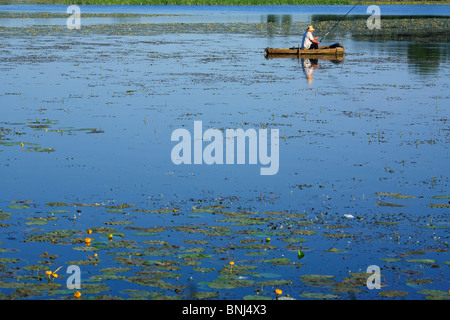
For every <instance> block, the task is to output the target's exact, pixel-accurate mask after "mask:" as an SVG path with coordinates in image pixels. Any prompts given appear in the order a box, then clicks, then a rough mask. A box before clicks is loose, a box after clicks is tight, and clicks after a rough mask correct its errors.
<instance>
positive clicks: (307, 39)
mask: <svg viewBox="0 0 450 320" xmlns="http://www.w3.org/2000/svg"><path fill="white" fill-rule="evenodd" d="M313 31H314V28H313V26H308V29H306V32H305V34H304V35H303V40H302V46H301V49H302V50H304V49H307V50H313V49H319V43H320V42H319V41H316V40H317V39H319V37H315V38H314V37H313V35H312V34H313Z"/></svg>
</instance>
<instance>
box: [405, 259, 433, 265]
mask: <svg viewBox="0 0 450 320" xmlns="http://www.w3.org/2000/svg"><path fill="white" fill-rule="evenodd" d="M406 262H412V263H422V264H432V263H436V260H434V259H408V260H406Z"/></svg>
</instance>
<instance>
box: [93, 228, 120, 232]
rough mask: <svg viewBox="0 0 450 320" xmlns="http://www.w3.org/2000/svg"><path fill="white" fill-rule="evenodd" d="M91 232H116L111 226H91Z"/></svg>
mask: <svg viewBox="0 0 450 320" xmlns="http://www.w3.org/2000/svg"><path fill="white" fill-rule="evenodd" d="M92 232H93V233H114V232H116V229H114V228H111V227H95V228H92Z"/></svg>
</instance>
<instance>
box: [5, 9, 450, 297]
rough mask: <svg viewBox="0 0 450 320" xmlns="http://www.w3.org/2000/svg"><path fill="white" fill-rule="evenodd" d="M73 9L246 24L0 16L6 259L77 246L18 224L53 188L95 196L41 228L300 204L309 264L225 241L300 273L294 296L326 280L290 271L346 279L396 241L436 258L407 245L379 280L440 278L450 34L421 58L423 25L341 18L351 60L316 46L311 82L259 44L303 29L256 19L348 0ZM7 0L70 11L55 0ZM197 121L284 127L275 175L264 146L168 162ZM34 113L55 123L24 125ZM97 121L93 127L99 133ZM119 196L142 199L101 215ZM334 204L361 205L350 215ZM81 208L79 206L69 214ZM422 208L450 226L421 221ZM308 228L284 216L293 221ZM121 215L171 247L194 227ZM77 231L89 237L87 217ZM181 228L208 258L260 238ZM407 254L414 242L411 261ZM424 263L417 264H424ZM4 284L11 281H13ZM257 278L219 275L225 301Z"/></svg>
mask: <svg viewBox="0 0 450 320" xmlns="http://www.w3.org/2000/svg"><path fill="white" fill-rule="evenodd" d="M81 8H82V12H86V13H87V12H92V13H97V12H107V13H119V12H120V13H158V14H168V15H169V16H167V17H156V18H155V19H156V20H155V21H154V22H153V23H155V24H165V23H167V24H168V25H170V24H171V23H173V22H180V21H185V22H186V23H194V22H205V23H206V22H207V23H210V22H211V23H212V22H214V23H217V24H220V23H223V24H225V23H233V22H234V23H236V28H239V27H242V28H247V30H248V31H246V32H239V33H233V32H230V31H225V30H230V29H228V28H229V27H225V26H224V27H223V30H224V31H220V30H219V31H217V30H216V31H215V32H211V33H203V32H197V30H195V29H194V30H193V31H190V32H185V31H184V32H180V33H177V32H173V31H171V32H167V33H166V32H163V31H161V30H163V29H158V30H159V31H158V30H157V31H154V32H148V33H149V34H145V32H146V31H148V30H152V29H148V30H147V29H146V28H148V27H147V26H145V27H139V26H136V25H130V27H129V29H128V30H127V29H125V30H122V29H117V30H116V29H114V28H116V27H117V25H118V24H119V23H128V22H129V23H134V22H133V21H134V20H133V18H130V20H127V19H128V18H126V19H125V21H123V20H120V21H118V20H115V18H114V19H111V20H109V21H110V24H109V27H110V28H112V29H108V28H106V29H105V31H104V32H103V31H98V30H97V31H94V29H89V27H91V26H89V23H85V21H84V20H83V24H82V29H81V31H80V32H78V33H74V34H68V33H67V31H66V30H65V29H64V28H65V21H63V19H43V20H45V21H40V20H39V19H32V20H33V22H32V23H28V22H18V21H21V19H11V20H6V19H5V18H3V19H1V20H2V23H1V25H2V26H5V25H6V26H7V28H5V30H3V28H0V37H2V41H1V43H2V47H1V49H0V88H1V91H0V106H1V107H0V127H1V128H2V131H1V132H2V136H1V140H0V141H2V142H5V143H13V145H7V144H2V145H0V150H2V151H0V177H1V179H2V183H1V184H0V194H1V197H0V210H2V211H3V212H12V214H13V215H12V217H11V219H10V220H5V221H2V222H5V223H12V226H9V227H2V229H0V232H1V233H0V241H2V244H1V246H2V248H3V247H4V248H8V249H19V250H20V252H19V253H16V252H14V251H13V250H10V251H8V252H5V253H1V257H5V258H6V257H17V256H19V257H20V258H21V259H23V261H22V262H21V264H19V265H20V266H22V267H23V266H25V265H26V264H27V263H29V264H31V263H36V261H37V260H39V259H38V258H37V254H36V252H38V251H39V250H40V251H44V250H47V251H49V250H51V251H52V252H58V254H60V258H59V260H58V263H60V264H65V263H66V262H67V261H69V260H76V259H83V258H84V257H85V256H86V253H85V252H78V251H75V250H72V249H71V247H70V246H64V245H61V246H53V245H52V244H51V243H47V242H45V243H28V242H23V240H24V239H25V238H26V236H27V235H28V234H34V233H36V232H41V231H39V230H37V231H36V230H33V228H34V226H26V225H25V224H24V223H25V222H27V221H28V220H27V219H28V218H31V217H35V216H47V215H48V213H47V211H48V210H51V209H49V208H48V207H46V206H45V204H46V203H49V202H56V201H62V202H66V203H78V202H82V203H98V204H100V207H98V208H87V209H85V208H81V209H82V213H81V215H78V216H77V212H76V211H75V210H76V209H77V207H75V206H73V205H72V206H68V207H62V208H57V209H67V210H69V211H70V213H69V214H65V215H62V216H61V217H60V219H59V220H57V221H55V222H54V224H53V222H51V223H49V224H47V225H46V226H42V227H41V226H38V227H39V228H42V229H43V230H42V231H47V230H51V229H59V228H79V229H80V230H85V229H87V228H92V227H94V226H102V225H103V222H104V221H109V220H129V221H132V222H133V225H134V226H142V227H150V226H163V227H167V228H169V227H171V226H178V225H194V226H198V227H199V228H202V226H201V223H206V225H207V226H215V225H221V226H229V227H231V228H232V229H233V231H239V230H241V231H242V230H246V229H253V228H259V229H260V230H261V231H265V232H267V231H270V230H272V229H270V228H269V225H268V223H267V222H265V223H264V224H263V225H250V226H235V225H233V224H232V223H230V222H228V223H227V222H221V221H220V220H218V219H219V218H223V217H222V216H221V215H220V213H217V214H215V215H212V214H208V213H200V214H199V213H195V212H194V211H193V207H197V208H198V207H203V206H207V205H215V204H219V203H220V202H222V204H224V205H226V206H228V207H229V210H232V211H239V210H250V211H257V212H259V213H261V212H265V211H275V210H281V211H285V210H286V211H290V212H292V213H305V215H306V217H305V219H308V220H311V221H314V225H313V227H311V229H313V230H315V231H317V235H314V236H302V237H304V238H307V241H306V242H305V243H304V246H303V250H304V251H305V252H306V256H305V258H303V259H302V260H300V263H304V264H305V266H302V267H301V268H298V269H297V268H294V267H292V268H291V267H288V266H278V267H276V266H275V267H272V266H271V265H270V264H266V263H261V262H260V261H257V259H255V261H253V260H251V259H250V260H251V261H250V262H249V258H248V256H246V255H245V251H242V249H236V250H231V249H229V252H233V253H232V254H233V256H232V259H234V260H235V261H236V264H237V265H238V264H249V263H250V264H254V265H256V266H258V268H259V269H258V271H259V272H273V273H277V274H282V275H283V277H285V276H286V277H288V278H289V279H293V280H294V283H293V285H292V288H291V287H285V289H283V291H284V292H286V293H289V290H291V293H290V295H291V296H292V297H294V298H296V299H299V298H301V297H300V296H299V292H303V291H315V292H319V291H321V290H320V289H317V288H313V289H311V287H308V286H305V285H304V284H302V283H301V282H300V281H299V280H298V279H299V276H300V275H303V274H308V273H320V274H333V275H336V276H337V277H338V278H343V277H345V276H348V273H349V272H358V271H364V270H365V269H366V268H367V266H369V265H371V264H378V265H380V266H385V265H386V263H385V262H382V261H381V260H380V258H385V257H401V256H402V255H404V254H405V253H406V252H408V251H413V250H425V253H424V254H423V255H419V257H420V258H430V259H436V260H437V263H436V264H437V265H438V266H439V268H432V267H431V266H430V265H422V264H416V263H407V262H404V261H402V262H401V265H400V266H401V267H399V268H398V269H397V270H403V271H404V272H405V273H399V274H400V275H401V276H400V278H401V281H397V280H393V279H397V278H396V277H397V276H398V275H399V274H398V273H397V272H400V271H397V270H393V269H392V270H391V269H389V268H388V267H385V268H384V269H383V274H384V273H386V278H385V279H386V280H385V281H386V284H387V285H388V288H387V290H406V291H408V292H409V294H408V296H406V298H407V299H423V298H424V295H423V294H420V293H418V291H419V290H420V289H438V290H447V289H448V279H449V278H448V264H447V265H446V264H442V262H445V261H449V260H450V257H449V255H448V252H447V251H446V250H447V246H448V244H447V245H446V243H448V240H449V239H448V226H449V220H448V210H449V209H448V208H431V207H430V204H447V203H448V199H436V198H432V197H433V196H446V195H448V191H449V189H448V183H449V177H448V170H447V168H448V165H449V163H450V162H449V144H448V142H449V138H450V137H448V134H449V126H448V119H449V116H450V110H449V105H450V104H449V103H448V102H449V98H450V97H449V95H448V92H449V91H448V88H449V85H450V83H449V77H448V75H449V59H448V52H449V51H448V50H449V49H450V48H449V43H448V42H439V43H426V44H425V48H426V50H427V51H426V52H427V54H426V57H425V58H424V57H423V55H418V54H417V52H420V50H421V48H422V47H421V43H420V41H406V40H405V41H394V40H383V41H374V40H372V41H371V40H364V41H360V40H357V39H355V38H354V37H353V36H352V35H351V34H344V35H343V39H340V38H339V37H336V38H333V37H331V38H329V39H327V41H329V42H330V43H333V42H337V41H341V40H344V43H345V48H346V55H345V57H344V59H343V61H337V62H333V61H329V60H319V61H318V67H317V69H315V70H313V71H312V75H313V78H312V80H310V81H308V79H307V78H306V77H305V74H304V72H303V66H304V63H305V61H302V60H299V59H297V58H284V59H266V58H265V57H264V52H263V49H264V48H265V47H286V46H287V45H296V44H297V43H298V41H299V35H296V34H294V35H293V34H287V35H286V34H283V33H282V32H281V31H280V33H273V34H259V33H256V32H255V31H252V30H253V29H252V24H254V23H263V22H266V19H267V15H268V14H275V15H284V14H292V17H293V18H292V20H293V22H298V21H301V22H307V21H308V19H309V17H310V16H309V15H311V14H330V13H333V14H345V12H347V11H348V9H349V7H348V6H342V7H326V6H314V7H313V6H311V7H310V6H306V7H271V6H268V7H257V8H246V7H244V8H241V7H239V8H237V7H218V8H211V7H189V8H188V7H125V6H121V7H114V6H86V7H84V6H82V7H81ZM364 8H365V7H364ZM364 8H363V7H358V8H357V9H356V10H355V12H352V13H353V14H365V12H364V10H365V9H364ZM424 8H425V9H424ZM0 9H1V10H2V11H32V12H38V11H42V12H64V10H65V9H64V8H63V7H59V6H58V7H57V6H49V7H47V6H39V7H37V6H23V7H22V6H3V7H0ZM443 9H444V10H443ZM381 10H382V13H383V14H391V15H396V14H413V15H418V14H420V15H445V16H448V15H449V12H448V9H447V7H446V6H429V7H428V6H427V7H422V6H406V7H403V6H402V7H400V6H398V7H397V6H382V7H381ZM445 10H447V12H445ZM172 14H174V15H173V16H171V15H172ZM176 14H180V15H182V16H181V18H180V17H179V16H176ZM105 19H108V18H105ZM145 19H147V18H145ZM148 19H149V20H152V19H153V18H148ZM158 19H160V20H158ZM164 19H167V20H164ZM180 19H181V20H180ZM183 19H185V20H183ZM99 21H102V23H103V22H104V21H105V20H102V19H100V20H99ZM99 21H97V22H96V23H100V22H99ZM152 21H153V20H152ZM247 21H248V25H247ZM22 23H23V24H22ZM38 25H41V26H45V25H52V26H54V25H60V26H61V28H62V29H61V30H59V31H52V32H51V33H50V34H49V33H47V32H46V31H45V30H44V31H42V30H41V29H37V28H36V26H38ZM85 26H86V27H85ZM164 26H165V27H167V26H166V25H164ZM133 28H138V29H133ZM139 28H141V29H139ZM52 30H54V29H52ZM110 30H112V31H111V32H110ZM164 30H165V29H164ZM116 31H119V32H120V33H121V34H120V35H117V34H116V33H117V32H116ZM33 32H36V33H37V36H33V35H32V34H33ZM133 32H136V33H138V34H137V35H134V34H133ZM123 33H125V35H124V34H123ZM128 33H131V34H128ZM422 49H423V48H422ZM47 120H52V121H51V122H50V123H48V122H47ZM194 121H202V122H203V127H204V130H206V129H208V128H216V129H222V128H224V129H228V128H229V129H235V128H243V129H244V130H246V129H249V128H253V129H257V130H258V129H263V128H268V129H279V132H280V140H279V150H280V154H279V171H278V173H277V174H276V175H273V176H262V175H260V168H261V166H262V165H261V164H260V163H259V162H258V164H256V165H251V164H248V163H247V164H243V165H205V164H203V165H194V164H191V165H180V166H177V165H175V164H173V163H172V160H171V158H170V155H171V150H172V148H173V147H174V145H175V144H176V143H175V142H172V141H171V139H170V138H171V134H172V132H173V131H174V130H175V129H177V128H185V129H187V130H188V131H189V132H191V134H193V130H194V129H193V128H194ZM33 124H41V125H42V124H47V125H48V126H47V127H43V128H33V127H32V125H33ZM68 128H72V130H69V129H68ZM45 129H47V131H45ZM73 129H89V130H86V131H76V130H73ZM93 129H95V130H97V131H98V132H100V133H95V131H94V132H92V130H93ZM58 130H59V132H58ZM87 132H91V133H87ZM14 143H16V144H14ZM20 143H24V146H23V147H22V146H21V145H20ZM206 144H207V143H206V142H203V145H204V146H205V145H206ZM34 146H39V147H43V148H53V152H32V149H31V147H34ZM26 151H28V152H26ZM247 156H248V154H247ZM376 193H400V194H402V195H407V196H411V197H414V198H406V199H398V198H395V197H392V196H385V195H379V194H376ZM20 200H21V201H25V200H32V202H31V204H30V209H26V210H19V211H17V210H13V209H10V208H8V206H10V205H11V204H12V202H13V201H20ZM122 203H136V204H137V205H136V206H135V207H132V208H131V209H127V210H124V213H109V212H106V208H105V207H104V206H108V205H112V204H116V205H117V204H122ZM380 203H381V204H385V203H394V204H395V205H402V206H392V205H388V206H383V205H380ZM165 207H167V208H170V209H172V208H178V210H179V212H180V213H182V215H175V214H167V215H161V214H156V215H155V214H140V213H137V212H133V211H132V209H147V210H152V209H160V208H165ZM322 213H323V214H324V218H323V219H324V222H325V223H324V224H322V223H321V219H322V216H321V214H322ZM344 214H351V215H353V216H354V217H355V218H353V219H347V218H345V217H344ZM73 215H76V216H77V218H76V219H75V220H74V219H73ZM189 216H191V217H189ZM259 216H261V215H258V217H259ZM276 217H277V216H274V218H276ZM358 218H362V219H358ZM430 218H433V223H435V224H436V225H438V226H441V227H443V229H426V228H423V227H424V226H426V225H427V224H429V223H430ZM290 219H292V220H295V219H294V218H290ZM379 220H381V221H399V223H400V224H399V225H398V226H394V227H391V226H380V225H378V224H376V223H375V222H376V221H379ZM273 223H274V225H275V227H276V229H275V230H280V229H279V228H280V225H284V226H285V228H287V226H288V225H289V224H290V221H289V219H287V218H286V219H284V220H282V221H281V222H279V221H278V220H273ZM327 224H328V225H347V228H338V229H337V231H336V232H341V233H347V232H348V233H350V234H352V235H353V237H352V238H343V239H333V238H326V237H324V236H322V234H323V233H328V232H329V231H335V230H329V229H326V228H325V227H324V225H327ZM302 228H303V227H298V226H294V227H293V230H300V229H302ZM308 228H309V227H308ZM117 230H118V231H121V232H124V233H125V239H127V240H128V239H134V240H137V241H141V240H149V239H158V240H167V241H169V242H170V244H173V245H179V246H181V249H180V250H182V249H186V248H189V246H188V245H186V244H185V243H184V242H183V241H184V240H185V237H186V234H183V233H182V232H175V231H167V232H162V233H161V234H159V235H157V236H153V237H151V236H146V237H145V238H142V236H141V237H139V236H136V235H134V234H133V232H132V231H130V230H129V229H125V227H124V226H118V227H117ZM285 230H286V229H285ZM12 234H16V235H15V236H14V237H12V236H11V235H12ZM397 235H398V236H399V238H397ZM78 236H80V237H82V236H84V234H83V232H81V234H79V235H78ZM188 236H189V238H195V239H207V240H209V241H210V244H209V245H207V246H205V248H206V250H207V251H206V253H208V254H212V255H213V258H212V259H206V260H202V265H201V266H202V267H215V268H217V269H218V270H219V269H220V268H221V267H222V265H223V264H227V263H228V261H229V260H230V257H229V258H228V260H225V261H222V260H220V258H223V257H224V256H225V254H222V255H219V254H217V253H216V251H214V249H218V248H223V247H227V246H229V245H230V243H232V244H235V245H236V244H239V243H240V242H239V241H240V240H244V239H256V240H263V239H265V238H266V237H267V236H266V235H263V236H250V235H243V234H242V233H232V235H231V236H229V237H223V238H222V237H207V236H201V235H200V236H199V235H197V234H194V235H189V234H188ZM95 237H97V238H100V236H99V235H95ZM398 239H399V240H398ZM271 243H272V244H274V245H276V246H278V249H277V250H275V251H271V252H270V254H269V256H268V258H279V257H281V256H284V257H288V258H290V259H292V261H295V262H298V261H297V258H296V257H297V251H296V250H293V249H286V248H285V247H284V246H285V245H286V243H284V242H283V237H282V236H272V242H271ZM55 247H56V248H55ZM331 247H337V248H340V249H345V250H346V253H345V258H346V259H343V257H342V255H334V254H329V253H327V254H326V253H324V252H323V250H326V249H329V248H331ZM30 248H33V249H30ZM439 250H443V251H439ZM124 251H126V250H124ZM107 252H109V253H111V250H109V251H108V250H106V251H105V250H104V249H102V250H100V251H99V255H101V256H102V267H112V266H118V264H117V262H116V261H115V260H113V258H112V257H111V256H107ZM169 258H173V257H172V256H170V257H169ZM410 258H416V256H411V255H409V256H406V258H405V259H410ZM150 259H151V258H150ZM25 261H27V262H25ZM97 269H98V268H97ZM97 269H95V268H94V267H93V266H88V267H83V272H84V275H85V276H86V277H87V274H89V275H92V274H98V270H97ZM135 269H138V270H137V271H139V268H135ZM406 270H414V272H417V274H418V272H419V271H420V272H422V273H423V274H424V275H423V278H432V279H435V280H434V281H433V282H432V284H430V285H426V286H423V287H421V288H419V289H417V288H412V287H411V286H408V285H405V279H406V277H407V276H406V274H407V272H406ZM133 271H136V270H133ZM403 271H401V272H403ZM21 272H22V271H21ZM23 272H25V271H23ZM178 272H180V273H182V274H183V276H182V277H181V280H180V281H181V283H182V284H191V283H192V281H191V280H189V277H191V276H192V277H193V279H194V280H193V282H194V283H195V286H196V288H197V290H200V291H210V290H211V288H210V287H208V286H207V285H205V283H204V282H205V281H206V280H208V281H213V280H214V279H215V278H216V277H217V274H216V273H212V274H209V275H207V276H206V278H201V277H200V276H199V274H198V273H195V272H194V271H192V269H191V267H188V266H183V268H182V270H181V271H178ZM130 274H132V272H130ZM417 274H413V275H414V277H422V276H421V275H417ZM168 281H169V280H168ZM190 281H191V282H190ZM107 284H108V285H109V286H110V287H111V288H112V292H113V293H112V294H113V295H120V296H124V297H126V296H127V295H126V294H124V293H121V291H122V290H124V289H127V288H131V287H133V288H134V287H138V288H140V289H143V288H144V289H149V288H147V287H145V286H144V287H142V286H138V285H135V284H130V283H129V282H126V281H122V282H120V281H119V282H113V283H107ZM289 288H290V289H289ZM362 289H364V288H362ZM152 290H153V289H152ZM268 290H269V289H268ZM323 291H324V292H328V291H327V289H323ZM2 292H3V293H9V291H8V290H5V289H2ZM253 292H254V287H250V288H245V289H242V288H238V289H236V290H231V291H227V290H222V291H220V293H221V295H220V296H219V299H234V298H235V299H241V298H242V297H243V296H244V295H246V294H253ZM165 294H169V295H171V294H173V292H165ZM357 297H358V298H368V297H370V298H379V296H378V295H377V292H375V291H368V290H367V289H366V290H365V291H363V293H361V294H360V295H358V296H357ZM341 298H343V299H348V298H349V295H348V294H342V295H341Z"/></svg>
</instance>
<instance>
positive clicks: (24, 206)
mask: <svg viewBox="0 0 450 320" xmlns="http://www.w3.org/2000/svg"><path fill="white" fill-rule="evenodd" d="M8 208H9V209H13V210H21V209H30V207H29V206H27V205H25V204H11V205H9V206H8Z"/></svg>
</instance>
